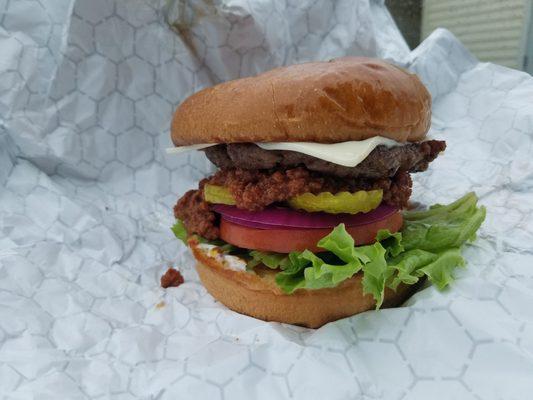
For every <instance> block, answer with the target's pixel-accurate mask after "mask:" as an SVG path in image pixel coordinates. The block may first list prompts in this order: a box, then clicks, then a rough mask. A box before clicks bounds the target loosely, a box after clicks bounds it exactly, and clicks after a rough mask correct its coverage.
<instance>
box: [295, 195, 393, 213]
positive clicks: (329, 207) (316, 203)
mask: <svg viewBox="0 0 533 400" xmlns="http://www.w3.org/2000/svg"><path fill="white" fill-rule="evenodd" d="M382 198H383V190H369V191H365V190H360V191H358V192H355V193H350V192H339V193H336V194H332V193H330V192H322V193H319V194H317V195H315V194H312V193H304V194H302V195H300V196H296V197H293V198H292V199H290V200H289V201H288V203H289V205H290V206H291V207H292V208H296V209H299V210H305V211H309V212H318V211H322V212H326V213H329V214H341V213H346V214H357V213H360V212H363V213H366V212H369V211H371V210H373V209H374V208H376V207H377V206H379V205H380V203H381V200H382Z"/></svg>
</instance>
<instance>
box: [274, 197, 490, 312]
mask: <svg viewBox="0 0 533 400" xmlns="http://www.w3.org/2000/svg"><path fill="white" fill-rule="evenodd" d="M485 214H486V210H485V207H482V206H481V207H478V206H477V197H476V195H475V194H474V193H468V194H467V195H465V196H463V197H462V198H460V199H459V200H457V201H455V202H453V203H451V204H448V205H435V206H432V207H430V208H429V209H428V210H426V211H410V212H406V213H404V227H403V230H402V232H397V233H390V232H389V231H387V230H381V231H379V232H378V234H377V236H376V243H374V244H372V245H367V246H354V241H353V238H352V237H351V236H350V235H349V234H348V233H347V232H346V229H345V227H344V225H343V224H341V225H339V226H337V227H336V228H335V229H333V231H332V232H331V233H330V234H329V235H327V236H325V237H324V238H323V239H321V240H320V241H319V242H318V244H317V245H318V247H321V248H323V249H324V250H325V251H328V252H329V253H328V254H333V255H334V256H336V257H337V258H338V259H339V260H340V262H339V263H336V264H332V263H328V262H326V261H325V260H324V259H325V257H324V256H323V255H322V254H314V253H312V252H310V251H308V250H306V251H304V252H301V253H292V254H291V255H290V256H289V257H288V258H285V259H284V260H285V263H287V264H288V266H285V267H284V268H285V269H284V271H282V272H279V273H278V274H277V276H276V282H277V284H278V286H280V288H281V289H282V290H283V291H284V292H285V293H292V292H294V290H296V289H298V288H306V289H320V288H327V287H334V286H337V285H338V284H339V283H341V282H342V281H344V280H345V279H348V278H350V277H352V276H353V275H354V274H356V273H358V272H360V271H361V272H362V273H363V280H362V284H363V292H364V293H365V294H368V293H369V294H371V295H372V296H373V297H374V299H375V301H376V307H377V308H379V307H380V306H381V305H382V303H383V299H384V293H385V288H386V287H389V288H390V289H392V290H396V289H397V287H398V285H399V284H400V283H404V284H407V285H413V284H416V283H417V282H418V281H419V280H420V279H421V278H423V277H427V278H428V279H429V280H430V282H432V283H433V284H434V285H435V286H437V288H438V289H441V290H442V289H444V288H445V287H447V286H448V285H449V284H450V283H451V282H452V281H453V271H454V270H455V268H457V267H460V266H464V259H463V258H462V256H461V247H462V246H463V245H464V244H465V243H466V242H468V241H471V240H473V238H475V234H476V231H477V230H478V229H479V227H480V225H481V223H482V222H483V220H484V219H485Z"/></svg>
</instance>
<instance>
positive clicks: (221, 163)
mask: <svg viewBox="0 0 533 400" xmlns="http://www.w3.org/2000/svg"><path fill="white" fill-rule="evenodd" d="M445 148H446V142H444V141H440V140H428V141H425V142H419V143H409V144H406V145H403V146H395V147H387V146H378V147H376V148H375V149H374V150H373V151H372V152H371V153H370V154H369V155H368V157H366V158H365V159H364V160H363V161H362V162H361V163H360V164H359V165H357V166H355V167H344V166H342V165H337V164H334V163H331V162H328V161H324V160H321V159H318V158H315V157H312V156H308V155H306V154H302V153H298V152H295V151H285V150H264V149H262V148H260V147H259V146H257V145H255V144H253V143H231V144H219V145H217V146H212V147H208V148H206V149H205V150H204V151H205V154H206V155H207V158H209V160H210V161H211V162H212V163H213V164H215V165H216V166H217V167H219V168H239V169H245V170H258V169H259V170H260V169H272V168H279V167H282V168H290V167H296V166H305V167H306V168H307V169H308V170H310V171H315V172H320V173H322V174H327V175H333V176H338V177H341V178H365V179H380V178H389V177H392V176H394V175H396V173H397V172H398V171H407V172H420V171H425V170H426V169H427V167H428V165H429V163H430V162H431V161H433V160H434V159H435V158H436V157H437V156H438V155H439V153H440V152H441V151H444V149H445Z"/></svg>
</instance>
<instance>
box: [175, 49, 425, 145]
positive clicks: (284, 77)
mask: <svg viewBox="0 0 533 400" xmlns="http://www.w3.org/2000/svg"><path fill="white" fill-rule="evenodd" d="M430 117H431V96H430V94H429V92H428V91H427V90H426V88H425V87H424V85H423V84H422V83H421V82H420V80H419V79H418V77H417V76H416V75H414V74H411V73H409V72H407V71H405V70H403V69H400V68H398V67H396V66H393V65H391V64H388V63H386V62H384V61H381V60H377V59H371V58H363V57H346V58H339V59H336V60H332V61H328V62H313V63H305V64H296V65H291V66H288V67H281V68H276V69H273V70H271V71H269V72H266V73H263V74H261V75H258V76H255V77H251V78H243V79H237V80H233V81H229V82H225V83H222V84H219V85H216V86H213V87H210V88H207V89H204V90H201V91H200V92H198V93H196V94H194V95H192V96H190V97H189V98H187V99H186V100H185V101H184V102H183V103H182V104H181V105H180V106H179V107H178V109H177V110H176V112H175V114H174V118H173V120H172V126H171V136H172V141H173V142H174V144H175V145H176V146H183V145H191V144H198V143H235V142H318V143H336V142H344V141H349V140H364V139H367V138H370V137H373V136H384V137H388V138H390V139H394V140H397V141H400V142H405V141H411V142H412V141H419V140H421V139H423V138H424V137H425V136H426V133H427V131H428V129H429V125H430Z"/></svg>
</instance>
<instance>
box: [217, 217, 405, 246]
mask: <svg viewBox="0 0 533 400" xmlns="http://www.w3.org/2000/svg"><path fill="white" fill-rule="evenodd" d="M402 224H403V218H402V214H401V213H400V212H397V213H394V214H392V215H390V216H388V217H387V218H384V219H382V220H379V221H376V222H372V223H370V224H366V225H359V226H352V227H347V228H346V231H347V232H348V233H349V234H350V235H351V236H352V237H353V239H354V242H355V244H356V245H364V244H371V243H374V242H375V241H376V235H377V233H378V231H379V230H380V229H388V230H390V231H391V232H397V231H399V230H400V229H401V227H402ZM331 231H332V229H330V228H319V229H294V228H292V229H257V228H250V227H247V226H243V225H238V224H235V223H233V222H229V221H227V220H225V219H224V218H221V219H220V237H221V239H222V240H224V241H225V242H227V243H230V244H232V245H234V246H238V247H242V248H244V249H252V250H262V251H274V252H277V253H290V252H291V251H303V250H305V249H308V250H310V251H313V252H318V251H323V249H320V248H319V247H317V245H316V244H317V243H318V241H319V240H320V239H322V238H323V237H324V236H326V235H327V234H329V233H330V232H331Z"/></svg>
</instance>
